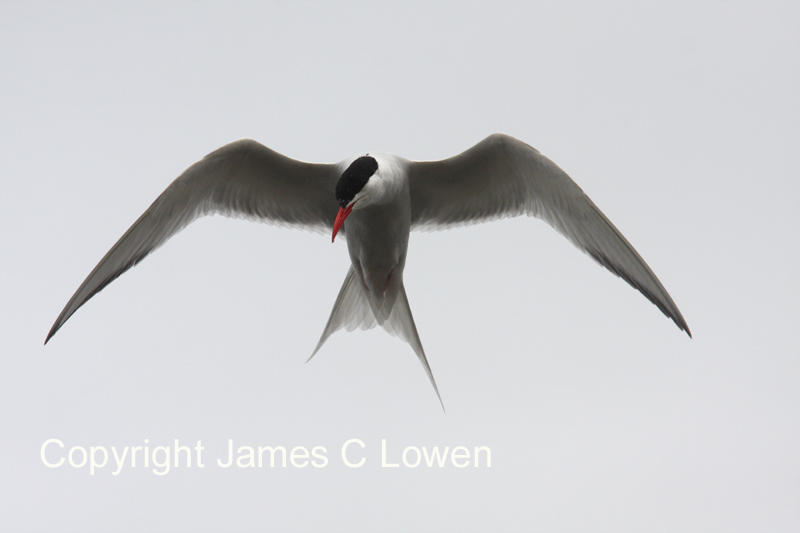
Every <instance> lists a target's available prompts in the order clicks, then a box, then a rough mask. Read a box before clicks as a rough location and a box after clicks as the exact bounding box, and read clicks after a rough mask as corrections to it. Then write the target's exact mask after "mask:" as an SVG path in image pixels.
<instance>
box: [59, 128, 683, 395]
mask: <svg viewBox="0 0 800 533" xmlns="http://www.w3.org/2000/svg"><path fill="white" fill-rule="evenodd" d="M211 214H222V215H226V216H231V217H245V218H249V219H256V220H260V221H264V222H270V223H276V224H280V225H287V226H295V227H301V228H305V229H312V230H320V231H323V232H329V231H332V238H331V240H332V241H333V240H335V239H336V235H337V234H338V233H340V232H341V233H343V234H344V235H345V237H346V239H347V249H348V251H349V252H350V261H351V266H350V268H349V270H348V272H347V275H346V276H345V279H344V283H343V284H342V288H341V290H340V291H339V295H338V297H337V298H336V302H335V303H334V305H333V310H332V311H331V315H330V318H329V319H328V323H327V324H326V325H325V330H324V331H323V332H322V336H321V337H320V339H319V342H318V343H317V346H316V348H315V349H314V352H313V353H312V354H311V357H313V356H314V355H315V354H316V353H317V352H318V351H319V349H320V348H321V347H322V345H323V344H324V343H325V341H326V340H327V339H328V337H330V336H331V334H333V333H334V332H336V331H338V330H340V329H342V328H346V329H347V331H352V330H354V329H356V328H361V329H370V328H373V327H375V326H376V325H379V326H382V327H383V328H384V329H385V330H386V331H388V332H389V333H391V334H393V335H397V336H399V337H400V338H401V339H402V340H404V341H405V342H407V343H409V344H410V345H411V347H412V348H413V350H414V352H415V353H416V355H417V357H418V358H419V360H420V362H421V363H422V366H423V368H424V369H425V372H426V374H427V375H428V379H430V382H431V384H432V385H433V388H434V391H435V392H436V395H437V396H438V398H439V401H440V402H441V400H442V399H441V395H440V394H439V389H438V387H437V386H436V381H435V380H434V378H433V373H432V372H431V368H430V365H429V364H428V360H427V357H426V356H425V351H424V350H423V348H422V343H421V342H420V339H419V334H418V333H417V328H416V325H415V324H414V318H413V316H412V314H411V308H410V307H409V304H408V298H407V297H406V290H405V288H404V286H403V269H404V268H405V264H406V254H407V252H408V239H409V234H410V232H411V230H417V229H446V228H450V227H454V226H459V225H463V224H469V223H477V222H484V221H489V220H494V219H498V218H504V217H511V216H518V215H523V214H526V215H529V216H534V217H537V218H540V219H542V220H544V221H545V222H547V223H548V224H550V225H551V226H552V227H553V228H555V229H556V230H557V231H558V232H559V233H561V234H562V235H563V236H565V237H566V238H567V239H569V240H570V241H571V242H572V243H573V244H574V245H575V246H577V247H578V248H579V249H580V250H582V251H583V252H585V253H586V254H588V255H589V256H590V257H591V258H592V259H594V260H595V261H597V262H598V263H599V264H600V265H602V266H603V267H605V268H606V269H608V270H609V271H611V272H612V273H613V274H616V275H617V276H619V277H620V278H622V279H624V280H625V281H627V282H628V283H629V284H630V285H631V286H633V287H634V288H635V289H637V290H638V291H639V292H641V293H642V294H643V295H644V296H645V297H646V298H647V299H648V300H650V301H651V302H652V303H653V304H655V305H656V307H658V308H659V309H660V310H661V312H662V313H664V314H665V315H666V316H667V317H669V318H671V319H672V320H673V321H674V322H675V324H676V325H677V326H678V328H680V329H681V330H682V331H685V332H686V333H687V334H688V335H689V337H691V332H690V331H689V327H688V325H687V324H686V321H685V320H684V319H683V316H682V315H681V313H680V311H679V310H678V307H677V306H676V305H675V302H673V301H672V298H671V297H670V295H669V294H668V293H667V291H666V289H665V288H664V286H663V285H662V284H661V282H660V281H659V280H658V278H657V277H656V275H655V274H654V273H653V271H652V270H651V269H650V267H648V266H647V263H645V262H644V260H643V259H642V258H641V256H640V255H639V254H638V253H637V252H636V250H634V248H633V246H631V245H630V243H629V242H628V241H627V240H626V239H625V237H623V236H622V234H621V233H620V232H619V230H617V228H616V227H615V226H614V225H613V224H612V223H611V221H610V220H608V218H606V216H605V215H604V214H603V213H602V212H601V211H600V209H598V208H597V206H595V204H594V203H593V202H592V201H591V200H590V199H589V197H588V196H587V195H586V194H585V193H584V192H583V191H582V190H581V189H580V187H578V185H577V184H576V183H575V182H574V181H573V180H572V179H571V178H570V177H569V176H568V175H567V174H566V173H565V172H564V171H563V170H561V169H560V168H559V167H558V166H556V164H555V163H553V162H552V161H550V160H549V159H548V158H547V157H545V156H544V155H542V154H541V153H540V152H539V151H538V150H536V149H535V148H533V147H531V146H529V145H528V144H526V143H524V142H522V141H520V140H517V139H515V138H514V137H511V136H509V135H504V134H499V133H498V134H494V135H490V136H489V137H487V138H486V139H484V140H483V141H481V142H479V143H478V144H476V145H475V146H473V147H472V148H470V149H468V150H466V151H465V152H463V153H461V154H459V155H456V156H454V157H451V158H449V159H444V160H441V161H424V162H417V161H410V160H408V159H404V158H402V157H399V156H396V155H392V154H384V153H366V154H363V155H359V156H355V157H352V158H350V159H346V160H344V161H342V162H340V163H336V164H318V163H306V162H302V161H298V160H295V159H291V158H289V157H286V156H284V155H281V154H279V153H277V152H275V151H273V150H270V149H269V148H267V147H266V146H264V145H262V144H259V143H258V142H256V141H253V140H250V139H243V140H239V141H235V142H232V143H230V144H227V145H225V146H223V147H222V148H220V149H218V150H216V151H214V152H212V153H210V154H209V155H207V156H206V157H204V158H203V159H201V160H200V161H198V162H197V163H195V164H193V165H192V166H190V167H189V168H188V169H187V170H186V171H185V172H184V173H183V174H181V175H180V176H178V178H177V179H175V181H173V182H172V184H170V185H169V187H167V189H166V190H165V191H164V192H163V193H162V194H161V195H160V196H159V197H158V198H157V199H156V200H155V202H153V204H152V205H151V206H150V207H149V208H148V209H147V211H145V212H144V214H143V215H142V216H140V217H139V219H138V220H137V221H136V222H134V224H133V226H131V227H130V229H128V231H127V232H125V234H124V235H123V236H122V237H121V238H120V239H119V240H118V241H117V243H116V244H115V245H114V246H113V247H112V248H111V250H109V251H108V253H107V254H106V255H105V257H103V258H102V259H101V260H100V262H99V263H98V264H97V266H96V267H95V268H94V270H92V272H91V273H90V274H89V276H88V277H87V278H86V280H85V281H84V282H83V283H82V284H81V286H80V287H78V290H77V291H76V292H75V294H74V295H73V296H72V298H70V300H69V301H68V302H67V305H66V306H65V307H64V310H63V311H61V314H60V315H59V316H58V318H57V319H56V321H55V323H54V324H53V327H52V329H50V332H49V333H48V334H47V338H46V339H45V344H47V341H48V340H50V338H51V337H52V336H53V335H54V334H55V333H56V332H57V331H58V330H59V328H61V326H63V325H64V323H65V322H66V321H67V319H69V317H70V316H72V314H73V313H75V311H77V310H78V308H80V307H81V306H82V305H83V304H85V303H86V302H87V301H88V300H89V299H90V298H91V297H92V296H94V295H95V294H97V293H98V292H100V291H101V290H102V289H103V288H104V287H105V286H106V285H108V284H109V283H111V282H112V281H113V280H115V279H116V278H117V277H119V276H120V275H121V274H122V273H124V272H125V271H126V270H128V269H129V268H131V267H132V266H134V265H135V264H136V263H138V262H139V261H141V260H142V259H144V258H145V257H146V256H147V255H148V254H149V253H150V252H152V251H153V250H155V249H156V248H158V247H159V246H161V245H162V244H164V243H165V242H166V241H167V240H168V239H169V238H170V237H172V236H173V235H175V234H176V233H178V232H179V231H180V230H182V229H183V228H185V227H186V226H187V225H189V224H190V223H191V222H192V221H194V220H195V219H197V218H198V217H201V216H204V215H211ZM309 359H311V358H309ZM443 406H444V405H443Z"/></svg>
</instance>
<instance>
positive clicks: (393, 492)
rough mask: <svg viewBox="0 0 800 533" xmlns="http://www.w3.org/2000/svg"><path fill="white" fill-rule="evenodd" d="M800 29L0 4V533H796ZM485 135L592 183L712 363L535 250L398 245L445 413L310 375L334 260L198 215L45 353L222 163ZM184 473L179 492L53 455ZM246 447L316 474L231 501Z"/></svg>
mask: <svg viewBox="0 0 800 533" xmlns="http://www.w3.org/2000/svg"><path fill="white" fill-rule="evenodd" d="M798 28H800V4H798V3H796V2H788V3H778V2H775V3H765V2H753V3H742V2H703V3H699V2H694V3H675V2H667V3H656V2H632V3H623V2H614V3H600V2H587V3H582V2H572V3H534V2H529V3H512V4H503V3H499V2H485V3H470V4H466V3H436V2H418V3H383V2H381V3H377V2H375V3H303V2H291V3H289V2H285V3H274V4H269V3H231V2H226V3H214V2H203V3H200V2H169V3H121V2H115V3H101V2H95V3H83V2H69V3H67V2H53V3H46V2H37V3H32V2H8V1H4V2H0V180H2V181H0V183H2V191H0V222H2V228H3V229H2V232H1V233H0V249H2V252H1V254H0V295H1V296H2V300H0V301H1V302H2V303H0V328H2V333H1V334H0V353H2V367H0V368H1V369H0V402H1V403H0V407H1V409H0V427H2V429H3V438H2V439H0V480H2V481H0V500H2V501H3V502H4V503H3V508H4V510H3V512H2V513H0V529H4V530H42V531H44V530H56V529H57V530H81V531H94V530H96V531H109V530H136V531H141V530H151V529H156V530H163V531H171V530H209V531H212V530H220V529H235V530H255V531H263V530H265V529H275V530H283V531H289V530H316V531H319V530H347V531H375V530H398V531H403V530H405V531H409V530H431V531H448V530H449V531H465V530H476V531H479V530H489V529H495V530H514V529H519V530H523V529H524V530H530V529H534V530H535V529H539V530H543V531H659V530H660V531H713V530H718V531H755V530H759V531H797V530H798V528H800V332H799V330H800V328H798V324H800V303H798V302H800V277H799V276H798V274H799V273H800V250H799V249H798V242H800V216H799V215H798V209H797V204H798V201H799V200H800V184H799V183H800V182H799V181H798V178H800V150H798V146H800V98H799V97H798V95H800V32H798ZM494 132H504V133H507V134H510V135H513V136H515V137H517V138H519V139H521V140H523V141H525V142H527V143H529V144H531V145H533V146H535V147H536V148H538V149H539V150H541V151H542V152H543V153H544V154H546V155H547V156H548V157H550V158H551V159H553V160H554V161H555V162H556V163H557V164H558V165H559V166H561V167H562V168H563V169H564V170H566V171H567V172H568V173H569V174H570V175H571V176H572V177H573V179H574V180H575V181H576V182H577V183H578V184H579V185H580V186H581V187H582V188H583V189H584V191H585V192H586V193H587V194H588V195H589V196H590V197H591V198H592V199H593V200H594V201H595V203H596V204H597V205H598V206H599V207H600V208H601V209H602V210H603V212H604V213H605V214H606V215H607V216H608V217H609V219H610V220H612V221H613V222H614V224H615V225H616V226H617V227H618V228H619V229H620V230H621V231H622V232H623V234H624V235H625V236H626V237H627V238H628V240H629V241H630V242H631V243H632V244H633V245H634V246H635V247H636V249H637V250H638V251H639V252H640V254H641V255H642V256H643V257H644V258H645V260H646V261H647V262H648V264H649V265H650V266H651V267H652V269H653V270H654V271H655V273H656V274H657V275H658V277H659V278H660V279H661V281H662V282H663V284H664V285H665V287H666V288H667V290H668V291H669V292H670V294H671V295H672V297H673V299H674V300H675V302H676V303H677V305H678V306H679V308H680V309H681V311H682V313H683V315H684V317H685V318H686V320H687V322H688V323H689V326H690V327H691V330H692V333H693V334H694V338H693V339H689V338H688V337H687V336H686V335H685V334H684V333H682V332H681V331H679V330H678V329H677V328H676V327H675V325H674V324H673V323H672V322H671V321H670V320H668V319H667V318H665V317H664V316H663V315H662V314H661V313H660V312H659V310H658V309H657V308H656V307H654V306H653V305H652V304H650V302H648V301H647V300H646V299H645V298H643V297H642V296H641V294H639V293H638V292H637V291H635V290H633V289H631V288H630V287H629V286H628V285H627V284H626V283H624V282H623V281H622V280H620V279H618V278H616V277H615V276H613V275H612V274H610V273H609V272H608V271H606V270H604V269H602V268H600V267H599V266H598V265H597V264H595V263H594V262H593V261H592V260H591V259H590V258H589V257H587V256H586V255H584V254H582V253H580V252H579V251H578V250H577V249H575V248H574V247H573V246H572V245H571V244H570V243H569V242H568V241H567V240H566V239H564V238H563V237H561V236H560V235H558V234H557V233H556V232H555V231H553V230H552V229H551V228H550V227H548V226H547V225H546V224H544V223H542V222H541V221H539V220H536V219H532V218H527V217H523V218H517V219H513V220H503V221H499V222H493V223H490V224H484V225H478V226H470V227H465V228H459V229H457V230H453V231H446V232H435V233H414V234H412V236H411V242H410V247H409V255H408V261H407V265H406V271H405V284H406V289H407V292H408V297H409V301H410V304H411V309H412V311H413V313H414V317H415V319H416V324H417V328H418V330H419V334H420V337H421V339H422V343H423V345H424V346H425V350H426V352H427V355H428V359H429V361H430V365H431V368H432V370H433V373H434V375H435V377H436V380H437V383H438V385H439V390H440V391H441V395H442V399H443V401H444V404H445V406H446V408H447V413H446V414H444V413H443V412H442V409H441V407H440V405H439V402H438V400H437V399H436V395H435V393H434V392H433V390H432V388H431V386H430V383H429V382H428V378H427V377H426V375H425V373H424V371H423V369H422V367H421V366H420V364H419V362H418V360H417V358H416V356H415V355H414V353H413V351H412V350H411V348H410V347H409V346H408V345H406V344H404V343H403V342H401V341H399V340H398V339H397V338H395V337H392V336H390V335H388V334H386V333H385V332H384V331H382V330H379V329H376V330H372V331H369V332H362V331H357V332H353V333H346V332H339V333H337V334H335V335H334V336H333V337H331V338H330V339H329V340H328V342H327V343H326V344H325V346H324V347H323V348H322V350H320V352H319V353H318V354H317V356H316V357H315V358H314V359H313V360H312V361H311V362H309V363H308V364H305V363H304V362H305V360H306V359H307V357H308V356H309V355H310V354H311V351H312V350H313V348H314V346H315V345H316V343H317V340H318V339H319V335H320V334H321V333H322V330H323V328H324V326H325V323H326V320H327V319H328V315H329V312H330V309H331V307H332V305H333V302H334V300H335V298H336V295H337V293H338V291H339V288H340V285H341V283H342V281H343V279H344V276H345V274H346V272H347V268H348V262H349V257H348V254H347V251H346V243H345V240H344V239H339V240H337V242H336V243H335V244H333V245H332V244H331V243H330V238H329V236H328V235H319V234H314V233H309V232H302V231H292V230H287V229H283V228H279V227H274V226H269V225H265V224H255V223H252V222H248V221H243V220H232V219H226V218H223V217H210V218H205V219H202V220H199V221H198V222H196V223H194V224H193V225H192V226H190V227H189V228H188V229H186V230H185V231H184V232H182V233H180V234H179V235H178V236H176V237H175V238H174V239H172V240H171V241H170V242H169V243H167V245H166V246H164V247H163V248H162V249H159V250H158V251H157V252H155V253H154V254H153V255H151V256H150V257H148V258H147V259H146V260H145V261H144V262H142V263H141V264H140V265H138V266H137V267H136V268H134V269H133V270H131V271H129V272H128V273H126V274H125V275H123V276H122V277H121V278H119V279H118V280H116V281H115V282H114V283H112V284H111V285H110V286H108V287H107V288H106V289H105V290H104V291H103V292H101V293H100V294H99V295H97V296H95V297H94V298H93V299H92V300H91V301H90V302H89V303H88V304H87V305H86V306H84V307H83V308H81V309H80V310H79V311H78V312H77V313H76V314H75V315H74V316H73V317H72V318H71V319H70V320H69V322H68V323H67V324H66V325H65V326H64V327H63V328H62V330H61V331H59V333H58V334H57V335H56V336H55V337H54V338H53V339H52V340H51V341H50V343H48V345H47V346H43V345H42V342H43V341H44V338H45V335H46V333H47V331H48V330H49V328H50V326H51V324H52V323H53V321H54V320H55V318H56V316H57V315H58V313H59V312H60V311H61V309H62V307H63V306H64V304H65V303H66V302H67V300H68V299H69V297H70V296H71V295H72V293H73V292H74V291H75V289H77V287H78V285H79V284H80V283H81V281H83V279H84V278H85V277H86V275H87V274H88V273H89V272H90V271H91V269H92V268H93V267H94V265H95V264H96V263H97V262H98V261H99V259H100V258H101V257H102V256H103V255H104V254H105V253H106V251H107V250H108V249H109V248H110V247H111V246H112V245H113V244H114V242H115V241H116V240H117V239H118V238H119V237H120V236H121V235H122V234H123V233H124V232H125V230H126V229H127V228H128V227H129V226H130V225H131V224H132V223H133V222H134V221H135V220H136V219H137V218H138V216H139V215H140V214H141V213H142V212H143V211H144V210H145V209H146V208H147V207H148V206H149V205H150V203H151V202H152V201H153V200H154V199H155V198H156V197H157V196H158V194H159V193H160V192H161V191H162V190H163V189H164V188H165V187H166V186H167V185H168V184H169V183H170V182H171V181H172V180H173V179H174V178H175V177H176V176H177V175H179V174H180V173H181V172H182V171H183V170H184V169H185V168H186V167H187V166H189V165H190V164H192V163H193V162H195V161H196V160H198V159H199V158H201V157H202V156H204V155H205V154H207V153H208V152H210V151H212V150H214V149H216V148H217V147H219V146H221V145H223V144H225V143H227V142H230V141H232V140H235V139H238V138H242V137H250V138H253V139H256V140H258V141H259V142H261V143H263V144H265V145H267V146H269V147H271V148H273V149H275V150H277V151H279V152H281V153H283V154H286V155H288V156H290V157H294V158H297V159H302V160H306V161H315V162H336V161H340V160H342V159H345V158H347V157H350V156H352V155H354V154H357V153H360V152H364V151H386V152H392V153H397V154H400V155H403V156H405V157H408V158H411V159H416V160H429V159H441V158H445V157H449V156H451V155H454V154H456V153H458V152H460V151H462V150H465V149H466V148H468V147H470V146H472V145H473V144H475V143H476V142H478V141H480V140H481V139H483V138H484V137H485V136H487V135H489V134H491V133H494ZM49 439H58V441H59V442H60V443H61V444H63V445H64V448H63V449H62V448H60V447H59V444H58V443H56V442H55V441H52V442H51V443H50V444H49V445H48V447H47V448H46V454H45V458H46V459H47V460H48V461H50V462H52V463H55V462H57V461H58V460H59V459H60V458H63V459H65V462H64V463H63V464H62V465H61V466H60V467H57V468H49V467H47V466H46V465H45V464H44V463H43V461H42V457H41V453H40V452H41V448H42V445H43V444H44V443H45V442H46V441H48V440H49ZM175 439H178V440H179V443H180V445H181V446H183V445H187V446H190V447H191V453H192V459H193V461H194V462H193V464H192V467H191V468H187V467H186V465H185V464H184V463H183V462H182V463H181V466H180V467H178V468H175V466H174V460H173V462H172V463H173V464H172V465H171V468H170V470H169V471H167V472H166V473H164V472H165V467H162V468H161V469H160V470H159V469H157V468H155V467H154V465H153V464H152V463H151V464H149V466H148V467H147V468H145V467H144V466H143V464H142V463H141V461H142V460H143V455H144V450H141V451H139V453H140V455H139V457H138V458H137V460H138V461H139V462H138V463H137V465H136V467H133V466H132V465H131V462H130V454H132V451H129V456H128V458H127V459H126V460H125V462H124V465H123V467H122V468H121V469H120V470H119V472H118V473H117V475H113V473H114V471H115V470H117V467H116V466H115V464H114V463H115V460H114V457H113V455H111V457H110V459H109V461H108V464H106V466H104V467H98V468H96V469H95V472H94V474H93V475H92V474H91V469H90V465H89V463H90V462H91V461H88V462H87V464H86V465H85V466H83V467H80V468H78V467H73V466H71V465H70V462H69V457H68V455H69V451H70V450H71V449H73V448H75V450H76V451H75V452H74V453H73V460H74V461H73V462H74V463H75V464H79V463H80V460H81V451H80V450H81V449H84V450H86V451H87V452H88V451H90V450H91V448H92V447H94V448H95V455H96V457H95V458H96V459H97V461H96V462H101V461H100V460H101V459H102V457H101V452H100V451H99V449H100V447H103V449H105V450H106V451H107V452H108V453H112V447H114V448H115V450H117V451H118V452H121V450H123V449H124V448H126V447H128V448H129V449H131V450H132V448H133V447H137V446H140V447H142V448H144V447H148V449H149V452H148V453H150V455H149V456H148V459H149V460H153V461H156V462H159V461H162V460H163V457H164V455H165V452H164V451H163V450H161V451H160V452H159V453H156V455H155V456H153V455H152V452H153V451H154V449H155V448H156V447H158V446H164V447H170V450H171V452H172V451H174V449H173V448H174V443H175ZM229 439H230V440H232V442H233V447H234V458H236V457H238V455H237V450H238V449H239V448H240V447H244V448H243V453H245V454H246V453H247V448H246V447H252V448H254V449H255V450H256V451H257V450H258V447H265V446H283V447H285V448H286V449H287V450H289V451H290V452H291V450H292V449H295V448H298V447H302V448H305V449H306V450H308V452H309V453H311V452H312V449H313V448H315V447H321V448H324V449H325V450H324V451H322V450H321V449H319V448H318V449H317V453H318V454H319V455H321V456H323V457H325V461H324V462H325V465H324V466H321V467H318V466H315V465H314V464H311V463H308V464H307V465H306V466H305V467H297V466H293V465H292V463H291V461H289V462H288V464H287V466H286V467H285V468H284V467H282V466H278V465H276V466H275V467H269V466H268V465H264V466H262V467H261V468H259V467H257V466H256V467H254V468H243V467H239V466H237V465H236V464H234V465H232V466H231V467H229V468H223V467H221V466H219V464H218V463H217V459H218V458H219V459H222V462H223V463H224V462H225V461H227V454H228V445H229ZM351 439H359V440H360V441H361V443H363V444H364V446H365V447H364V448H361V446H360V444H359V443H357V442H355V443H352V444H351V445H350V446H349V447H348V448H347V451H348V456H347V457H348V460H349V461H350V462H351V463H356V462H357V461H358V460H360V459H361V458H365V459H366V461H365V463H364V464H363V466H361V467H359V468H351V467H348V466H347V465H346V464H345V463H344V462H343V460H342V453H341V452H342V446H343V444H344V443H345V442H347V441H348V440H351ZM384 439H385V442H386V456H387V462H388V463H392V464H399V466H398V467H383V466H381V463H382V459H381V447H382V446H381V445H382V441H383V440H384ZM197 441H201V445H202V446H203V447H204V450H203V451H202V461H203V463H204V464H205V468H199V467H198V465H197V463H196V460H197V457H196V455H195V451H194V446H195V445H196V444H197ZM457 446H463V447H465V448H466V449H467V451H468V452H469V453H470V454H471V455H470V458H469V459H467V460H468V461H470V462H469V466H468V467H465V468H457V467H456V466H454V464H453V462H452V461H451V460H450V458H449V456H448V461H447V462H446V464H445V466H443V467H438V466H432V467H428V466H427V464H426V461H425V458H424V457H423V458H422V460H421V462H420V465H419V466H417V467H415V468H411V467H407V466H405V465H404V464H403V458H402V454H403V450H404V449H405V448H407V447H415V448H414V449H417V450H423V447H424V448H425V451H427V452H431V451H432V449H433V448H434V447H438V448H439V449H440V451H442V450H444V448H445V447H448V448H449V451H450V452H452V450H453V449H454V448H455V447H457ZM476 447H488V448H489V449H490V450H491V467H489V466H488V465H487V464H485V462H484V461H481V463H480V464H479V466H478V467H475V466H474V451H475V448H476ZM414 449H410V451H409V452H408V453H407V455H406V459H407V460H408V462H409V463H411V464H413V462H414V460H415V457H416V456H415V454H416V453H417V452H415V451H414ZM460 452H463V450H460ZM182 453H183V454H184V455H183V457H185V455H186V454H188V451H183V452H182ZM422 453H423V454H424V451H423V452H422ZM484 453H485V452H484ZM297 454H302V449H300V448H298V452H297ZM298 457H299V455H298ZM311 459H314V457H313V456H311V457H309V459H308V460H309V461H310V460H311ZM482 459H483V457H482ZM182 461H185V459H182ZM162 462H163V461H162ZM245 462H246V460H245ZM297 462H298V464H303V460H302V459H298V460H297ZM322 462H323V461H322V460H321V459H318V462H317V464H321V463H322ZM158 472H161V473H164V475H158Z"/></svg>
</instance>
